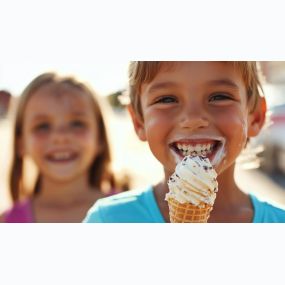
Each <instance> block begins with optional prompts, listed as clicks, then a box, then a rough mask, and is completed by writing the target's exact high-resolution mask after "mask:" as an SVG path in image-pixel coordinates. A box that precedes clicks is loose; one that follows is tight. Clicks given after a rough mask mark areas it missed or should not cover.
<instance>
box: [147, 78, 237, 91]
mask: <svg viewBox="0 0 285 285" xmlns="http://www.w3.org/2000/svg"><path fill="white" fill-rule="evenodd" d="M207 84H208V85H213V86H216V85H224V86H228V87H231V88H234V89H239V87H238V85H237V84H236V83H235V82H234V81H232V80H230V79H228V78H221V79H213V80H210V81H208V82H207ZM177 85H178V84H176V83H175V82H171V81H166V82H159V83H155V84H154V85H152V86H151V87H150V88H149V90H148V92H150V93H151V92H154V91H156V90H159V89H164V88H170V87H175V86H177Z"/></svg>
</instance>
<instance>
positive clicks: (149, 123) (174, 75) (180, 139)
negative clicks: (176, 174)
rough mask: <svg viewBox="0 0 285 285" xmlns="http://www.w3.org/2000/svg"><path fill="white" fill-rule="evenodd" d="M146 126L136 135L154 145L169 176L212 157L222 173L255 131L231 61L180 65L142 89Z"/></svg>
mask: <svg viewBox="0 0 285 285" xmlns="http://www.w3.org/2000/svg"><path fill="white" fill-rule="evenodd" d="M140 96H141V97H140V100H141V107H142V113H143V121H141V120H139V118H138V117H136V116H134V115H133V120H134V125H135V129H136V132H137V134H138V136H139V138H140V139H141V140H145V141H148V143H149V146H150V149H151V151H152V152H153V154H154V155H155V157H156V158H157V159H158V160H159V161H160V162H161V163H162V165H163V166H164V170H165V174H166V175H170V174H171V173H173V171H174V169H175V166H176V164H177V162H178V161H179V160H181V159H182V158H183V157H184V156H185V155H189V154H191V155H206V156H207V157H208V158H209V159H210V160H211V162H212V164H213V165H214V166H215V168H216V170H217V172H218V173H220V172H222V171H223V170H225V169H226V168H228V167H229V166H231V165H232V164H233V163H234V161H235V159H236V158H237V156H238V155H239V154H240V152H241V151H242V149H243V148H244V146H245V144H246V141H247V138H248V136H251V135H256V133H255V131H254V130H256V128H255V129H254V130H252V124H253V121H254V119H253V117H251V116H252V115H250V114H249V108H248V104H247V94H246V87H245V84H244V82H243V79H242V76H241V74H240V73H239V72H238V70H237V69H235V68H234V67H233V65H232V64H231V63H226V62H179V63H178V62H177V63H175V64H173V66H172V67H171V68H162V70H161V71H160V72H159V73H158V74H157V75H156V77H155V78H154V79H153V80H152V81H151V82H149V83H144V84H143V85H142V87H141V94H140Z"/></svg>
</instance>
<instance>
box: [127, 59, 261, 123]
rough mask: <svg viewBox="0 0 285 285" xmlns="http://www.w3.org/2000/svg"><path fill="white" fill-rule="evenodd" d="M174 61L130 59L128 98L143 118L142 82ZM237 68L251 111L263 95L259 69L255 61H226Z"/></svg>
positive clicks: (149, 79)
mask: <svg viewBox="0 0 285 285" xmlns="http://www.w3.org/2000/svg"><path fill="white" fill-rule="evenodd" d="M175 63H177V62H175V61H132V62H130V65H129V90H128V92H129V94H128V95H129V99H130V104H131V106H132V108H133V110H134V112H135V113H136V114H137V115H138V116H139V117H140V118H141V119H143V114H142V109H141V102H140V92H141V86H142V84H143V83H148V82H150V81H152V80H153V79H154V77H155V76H156V75H157V74H158V72H159V71H160V70H161V68H162V67H169V68H171V66H173V65H174V64H175ZM228 63H232V64H233V65H234V67H235V68H237V69H238V70H239V71H240V72H241V75H242V78H243V80H244V83H245V87H246V91H247V96H248V102H249V103H250V107H251V111H254V110H255V108H256V105H257V101H258V97H262V96H263V91H262V86H261V82H260V78H259V69H258V64H257V62H256V61H228Z"/></svg>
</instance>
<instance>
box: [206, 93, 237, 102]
mask: <svg viewBox="0 0 285 285" xmlns="http://www.w3.org/2000/svg"><path fill="white" fill-rule="evenodd" d="M224 100H233V98H232V97H231V96H230V95H227V94H223V93H219V94H213V95H211V96H210V98H209V102H214V101H224Z"/></svg>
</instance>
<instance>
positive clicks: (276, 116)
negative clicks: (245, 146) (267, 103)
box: [257, 94, 285, 174]
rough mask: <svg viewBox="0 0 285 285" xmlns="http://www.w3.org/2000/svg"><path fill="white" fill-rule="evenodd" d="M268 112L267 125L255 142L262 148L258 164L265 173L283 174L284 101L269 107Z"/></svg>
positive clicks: (284, 140)
mask: <svg viewBox="0 0 285 285" xmlns="http://www.w3.org/2000/svg"><path fill="white" fill-rule="evenodd" d="M284 97H285V94H284ZM269 114H270V117H269V121H270V122H269V125H268V126H267V127H265V128H264V129H263V131H262V132H261V133H260V135H259V136H258V137H257V143H258V144H259V145H262V146H263V148H264V149H263V151H262V152H261V153H260V166H261V169H263V170H264V171H265V172H267V173H274V172H282V173H283V174H285V103H284V104H281V105H276V106H272V107H270V108H269Z"/></svg>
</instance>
